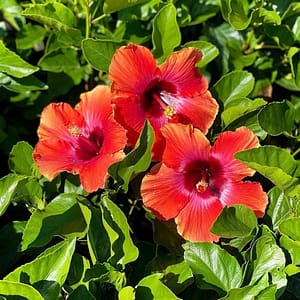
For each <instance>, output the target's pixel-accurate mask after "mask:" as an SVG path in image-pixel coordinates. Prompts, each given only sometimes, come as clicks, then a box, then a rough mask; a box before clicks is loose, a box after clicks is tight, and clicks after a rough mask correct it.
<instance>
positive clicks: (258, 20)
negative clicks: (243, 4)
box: [252, 7, 281, 25]
mask: <svg viewBox="0 0 300 300" xmlns="http://www.w3.org/2000/svg"><path fill="white" fill-rule="evenodd" d="M252 23H253V24H266V23H273V24H276V25H280V24H281V18H280V16H279V14H278V13H277V12H276V11H273V10H267V9H265V8H263V7H260V8H258V9H256V10H254V12H253V15H252Z"/></svg>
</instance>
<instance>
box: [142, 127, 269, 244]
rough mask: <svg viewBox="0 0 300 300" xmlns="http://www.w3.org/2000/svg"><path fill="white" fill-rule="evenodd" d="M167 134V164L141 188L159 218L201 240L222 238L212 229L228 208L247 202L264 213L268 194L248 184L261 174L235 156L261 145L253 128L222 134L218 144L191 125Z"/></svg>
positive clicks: (189, 237)
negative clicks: (245, 178)
mask: <svg viewBox="0 0 300 300" xmlns="http://www.w3.org/2000/svg"><path fill="white" fill-rule="evenodd" d="M161 131H162V134H163V136H164V137H165V139H166V147H165V150H164V153H163V158H162V163H161V164H157V165H156V166H154V167H153V169H152V170H151V172H150V174H148V175H146V176H145V177H144V179H143V181H142V186H141V194H142V197H143V202H144V204H145V206H146V207H147V208H149V209H150V210H151V211H152V212H153V213H154V214H155V215H156V216H157V217H158V218H159V219H161V220H169V219H172V218H175V222H176V224H177V230H178V232H179V234H180V235H182V236H183V237H184V238H185V239H187V240H190V241H193V242H197V241H217V240H218V238H219V237H218V236H217V235H215V234H213V233H211V232H210V229H211V227H212V225H213V223H214V221H215V220H216V219H217V217H218V216H219V215H220V213H221V211H222V209H223V207H225V206H230V205H235V204H242V205H245V206H247V207H249V208H250V209H252V210H253V211H254V212H255V214H256V215H257V216H258V217H262V216H263V215H264V211H265V208H266V205H267V195H266V193H265V192H264V191H263V190H262V187H261V185H260V184H259V183H255V182H250V181H242V179H243V178H244V177H246V176H252V175H253V174H254V172H255V171H254V170H252V169H250V168H249V167H247V166H246V165H245V164H243V163H241V162H240V161H238V160H237V159H235V158H234V154H235V153H236V152H239V151H242V150H246V149H250V148H254V147H258V146H259V142H258V139H257V137H256V136H255V135H254V134H253V133H252V132H251V131H250V130H249V129H248V128H246V127H241V128H238V129H237V130H236V131H234V132H232V131H226V132H223V133H221V134H220V135H219V137H218V138H217V140H216V142H215V144H214V145H213V146H211V145H210V143H209V141H208V140H207V139H206V137H205V136H204V135H203V133H201V131H200V130H198V129H196V128H195V129H193V127H192V126H190V125H183V124H167V125H165V126H164V127H163V128H162V129H161Z"/></svg>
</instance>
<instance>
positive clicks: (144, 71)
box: [109, 44, 159, 96]
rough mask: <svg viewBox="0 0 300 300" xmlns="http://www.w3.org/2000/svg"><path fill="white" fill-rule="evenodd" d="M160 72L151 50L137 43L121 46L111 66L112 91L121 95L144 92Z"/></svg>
mask: <svg viewBox="0 0 300 300" xmlns="http://www.w3.org/2000/svg"><path fill="white" fill-rule="evenodd" d="M158 73H159V69H158V68H157V66H156V61H155V59H154V57H153V55H152V53H151V51H150V50H149V49H147V48H146V47H144V46H140V45H135V44H129V45H128V46H123V47H121V48H119V49H118V50H117V51H116V52H115V54H114V56H113V58H112V62H111V64H110V66H109V79H110V81H111V82H112V91H113V92H114V93H116V94H117V95H120V96H124V95H125V96H130V95H141V94H143V93H144V92H145V90H146V88H147V86H148V85H149V83H150V82H151V81H152V80H153V79H155V78H156V77H157V75H158Z"/></svg>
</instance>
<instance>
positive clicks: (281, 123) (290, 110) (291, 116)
mask: <svg viewBox="0 0 300 300" xmlns="http://www.w3.org/2000/svg"><path fill="white" fill-rule="evenodd" d="M257 117H258V121H259V125H260V126H261V127H262V129H263V130H265V131H266V132H267V133H268V134H270V135H279V134H282V133H284V132H288V133H291V131H292V128H293V126H294V120H295V109H294V106H293V105H292V104H291V103H290V102H288V101H283V102H272V103H270V104H268V105H266V106H265V107H264V108H263V109H262V110H261V111H260V112H259V114H258V115H257Z"/></svg>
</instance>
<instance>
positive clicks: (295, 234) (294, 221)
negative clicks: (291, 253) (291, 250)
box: [279, 217, 300, 242]
mask: <svg viewBox="0 0 300 300" xmlns="http://www.w3.org/2000/svg"><path fill="white" fill-rule="evenodd" d="M279 231H280V232H281V233H282V234H285V235H287V236H288V237H290V238H291V239H293V240H295V241H299V242H300V217H293V218H288V219H286V220H284V221H282V222H281V223H280V224H279Z"/></svg>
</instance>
